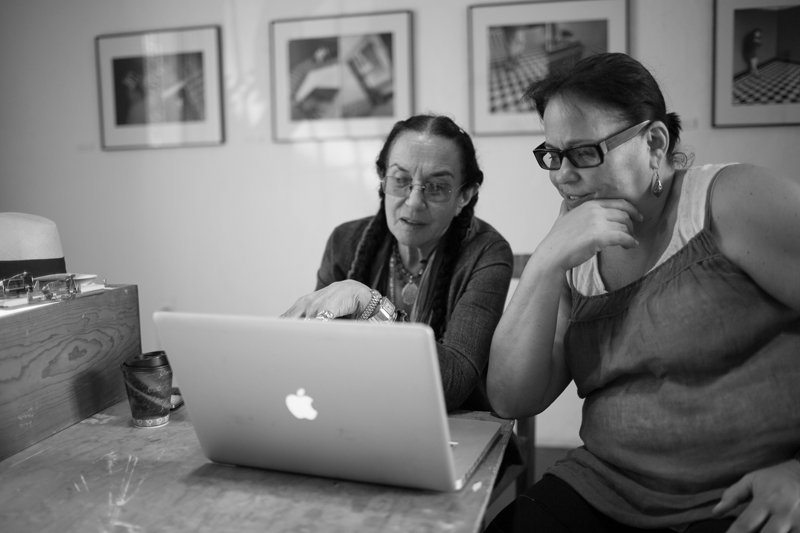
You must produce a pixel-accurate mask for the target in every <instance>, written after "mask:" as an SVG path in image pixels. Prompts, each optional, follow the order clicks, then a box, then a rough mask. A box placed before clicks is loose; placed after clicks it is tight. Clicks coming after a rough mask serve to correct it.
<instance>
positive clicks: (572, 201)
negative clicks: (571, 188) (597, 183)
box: [561, 191, 591, 208]
mask: <svg viewBox="0 0 800 533" xmlns="http://www.w3.org/2000/svg"><path fill="white" fill-rule="evenodd" d="M561 196H562V197H563V198H564V200H566V202H567V205H568V206H569V207H570V208H573V207H577V206H579V205H581V204H582V203H583V202H585V201H587V200H589V199H590V198H591V195H590V194H583V195H577V194H567V193H565V192H563V191H562V192H561Z"/></svg>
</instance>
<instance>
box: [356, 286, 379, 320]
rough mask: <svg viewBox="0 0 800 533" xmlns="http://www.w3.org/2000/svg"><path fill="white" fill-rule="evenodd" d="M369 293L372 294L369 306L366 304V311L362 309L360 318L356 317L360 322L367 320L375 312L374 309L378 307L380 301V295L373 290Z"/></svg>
mask: <svg viewBox="0 0 800 533" xmlns="http://www.w3.org/2000/svg"><path fill="white" fill-rule="evenodd" d="M369 291H370V292H371V293H372V298H371V299H370V301H369V304H367V307H366V309H364V312H363V313H361V316H360V317H358V320H361V321H366V320H368V319H369V317H371V316H372V312H373V311H375V308H376V307H378V304H379V303H380V301H381V293H379V292H378V291H376V290H375V289H370V290H369Z"/></svg>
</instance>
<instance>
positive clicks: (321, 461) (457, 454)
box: [153, 312, 500, 491]
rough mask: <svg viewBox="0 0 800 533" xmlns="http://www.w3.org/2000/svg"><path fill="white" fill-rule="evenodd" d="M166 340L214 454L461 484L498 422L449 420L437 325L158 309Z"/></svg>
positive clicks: (207, 449)
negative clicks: (437, 348)
mask: <svg viewBox="0 0 800 533" xmlns="http://www.w3.org/2000/svg"><path fill="white" fill-rule="evenodd" d="M153 320H154V321H155V325H156V329H157V332H158V336H159V338H160V340H161V345H162V349H164V350H165V351H166V353H167V358H168V359H169V361H170V364H171V365H172V370H173V375H174V378H175V381H176V382H177V385H178V386H179V387H180V389H181V393H182V395H183V398H184V399H185V401H186V408H187V409H188V411H189V417H190V418H191V420H192V424H193V425H194V429H195V432H196V433H197V438H198V440H199V441H200V446H201V447H202V449H203V453H204V454H205V455H206V457H207V458H208V459H210V460H211V461H214V462H216V463H225V464H232V465H239V466H249V467H257V468H266V469H273V470H282V471H287V472H296V473H302V474H312V475H317V476H325V477H332V478H340V479H349V480H356V481H366V482H371V483H380V484H386V485H394V486H402V487H411V488H417V489H429V490H435V491H452V490H458V489H460V488H461V487H463V486H464V485H465V483H466V482H467V480H468V479H469V476H470V475H471V473H472V472H473V470H474V468H475V467H476V466H477V465H478V464H479V463H480V461H481V459H482V458H483V457H484V456H485V454H486V453H487V452H488V451H489V449H490V448H491V446H492V445H493V443H494V442H495V440H496V439H497V437H498V436H499V434H500V424H499V423H497V422H490V421H482V420H466V419H463V418H448V417H447V414H446V410H445V403H444V395H443V392H442V385H441V379H440V376H439V362H438V358H437V355H436V344H435V340H434V337H433V331H432V330H431V328H430V327H428V326H426V325H422V324H396V325H388V326H384V325H373V324H366V323H359V322H354V321H349V320H334V321H331V322H320V321H317V320H311V321H303V320H296V319H281V318H275V317H254V316H232V315H213V314H194V313H176V312H157V313H155V314H154V315H153Z"/></svg>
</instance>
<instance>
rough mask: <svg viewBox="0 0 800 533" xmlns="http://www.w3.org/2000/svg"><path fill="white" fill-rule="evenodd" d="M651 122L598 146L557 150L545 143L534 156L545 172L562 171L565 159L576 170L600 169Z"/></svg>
mask: <svg viewBox="0 0 800 533" xmlns="http://www.w3.org/2000/svg"><path fill="white" fill-rule="evenodd" d="M650 122H651V121H650V120H645V121H644V122H641V123H639V124H637V125H635V126H632V127H630V128H628V129H626V130H623V131H621V132H619V133H616V134H614V135H612V136H611V137H608V138H607V139H605V140H602V141H600V142H599V143H597V144H583V145H581V146H573V147H572V148H567V149H566V150H556V149H555V148H545V143H542V144H540V145H539V146H537V147H536V148H535V149H534V150H533V155H534V156H535V157H536V161H537V162H538V163H539V166H540V167H542V168H543V169H545V170H558V169H560V168H561V162H562V161H563V160H564V158H565V157H566V158H567V159H569V162H570V163H572V166H574V167H575V168H593V167H599V166H600V165H602V164H603V161H604V160H605V155H606V154H607V153H608V152H610V151H611V150H613V149H614V148H616V147H617V146H620V145H621V144H624V143H626V142H628V141H629V140H631V139H633V138H634V137H636V135H638V134H639V132H640V131H642V129H644V127H645V126H647V125H648V124H650Z"/></svg>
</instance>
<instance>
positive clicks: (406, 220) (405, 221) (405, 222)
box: [400, 217, 425, 226]
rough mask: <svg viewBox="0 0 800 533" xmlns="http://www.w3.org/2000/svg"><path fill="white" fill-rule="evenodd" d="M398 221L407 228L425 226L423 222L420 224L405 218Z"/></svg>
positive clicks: (417, 221)
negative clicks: (406, 225) (407, 226)
mask: <svg viewBox="0 0 800 533" xmlns="http://www.w3.org/2000/svg"><path fill="white" fill-rule="evenodd" d="M400 221H401V222H403V223H404V224H408V225H409V226H422V225H424V224H425V223H424V222H420V221H419V220H412V219H409V218H405V217H403V218H401V219H400Z"/></svg>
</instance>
